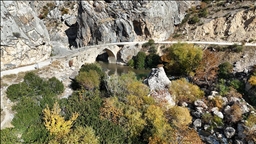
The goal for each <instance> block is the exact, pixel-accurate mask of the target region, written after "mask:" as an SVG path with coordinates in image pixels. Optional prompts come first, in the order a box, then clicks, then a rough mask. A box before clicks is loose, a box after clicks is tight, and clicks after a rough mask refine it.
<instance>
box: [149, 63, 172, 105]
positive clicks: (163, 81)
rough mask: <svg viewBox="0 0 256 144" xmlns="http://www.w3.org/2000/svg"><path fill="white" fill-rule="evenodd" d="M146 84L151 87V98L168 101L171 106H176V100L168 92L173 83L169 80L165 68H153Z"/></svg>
mask: <svg viewBox="0 0 256 144" xmlns="http://www.w3.org/2000/svg"><path fill="white" fill-rule="evenodd" d="M144 83H145V84H147V85H148V86H149V88H150V91H151V96H153V97H154V98H156V99H157V100H159V101H167V102H168V104H169V105H170V106H174V105H175V101H174V98H173V96H172V95H171V94H170V93H169V90H168V88H169V86H170V84H171V81H170V80H169V79H168V77H167V75H166V73H165V71H164V68H163V67H158V68H152V70H151V72H150V74H149V75H148V77H147V78H146V79H145V80H144Z"/></svg>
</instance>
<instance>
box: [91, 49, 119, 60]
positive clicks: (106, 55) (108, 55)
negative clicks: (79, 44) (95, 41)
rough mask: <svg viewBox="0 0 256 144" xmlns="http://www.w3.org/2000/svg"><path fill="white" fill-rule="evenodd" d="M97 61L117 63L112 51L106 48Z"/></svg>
mask: <svg viewBox="0 0 256 144" xmlns="http://www.w3.org/2000/svg"><path fill="white" fill-rule="evenodd" d="M96 61H102V62H105V63H115V62H116V58H115V55H114V54H113V52H112V51H110V50H108V49H104V50H103V51H102V52H101V53H100V54H99V55H98V56H97V57H96Z"/></svg>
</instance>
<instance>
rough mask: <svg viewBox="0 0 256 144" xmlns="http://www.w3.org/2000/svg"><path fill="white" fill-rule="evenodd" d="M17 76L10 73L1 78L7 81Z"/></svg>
mask: <svg viewBox="0 0 256 144" xmlns="http://www.w3.org/2000/svg"><path fill="white" fill-rule="evenodd" d="M16 77H17V75H16V74H10V75H5V76H3V77H2V78H1V80H5V81H12V80H14V79H15V78H16Z"/></svg>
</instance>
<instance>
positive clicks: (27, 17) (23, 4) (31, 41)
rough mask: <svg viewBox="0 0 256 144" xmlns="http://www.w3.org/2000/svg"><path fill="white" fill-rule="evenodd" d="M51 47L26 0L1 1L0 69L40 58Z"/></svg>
mask: <svg viewBox="0 0 256 144" xmlns="http://www.w3.org/2000/svg"><path fill="white" fill-rule="evenodd" d="M51 50H52V47H51V45H50V38H49V34H48V31H47V29H46V27H45V25H44V23H43V22H42V21H41V20H40V19H39V18H38V15H37V13H36V12H35V11H34V10H33V9H32V8H31V7H30V5H29V1H1V70H5V69H8V68H10V67H18V66H22V65H28V64H33V63H35V62H40V61H43V60H45V59H47V58H49V57H50V54H51Z"/></svg>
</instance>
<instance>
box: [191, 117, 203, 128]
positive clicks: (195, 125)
mask: <svg viewBox="0 0 256 144" xmlns="http://www.w3.org/2000/svg"><path fill="white" fill-rule="evenodd" d="M193 125H194V127H196V128H197V127H201V126H202V121H201V119H196V120H195V121H194V122H193Z"/></svg>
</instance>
